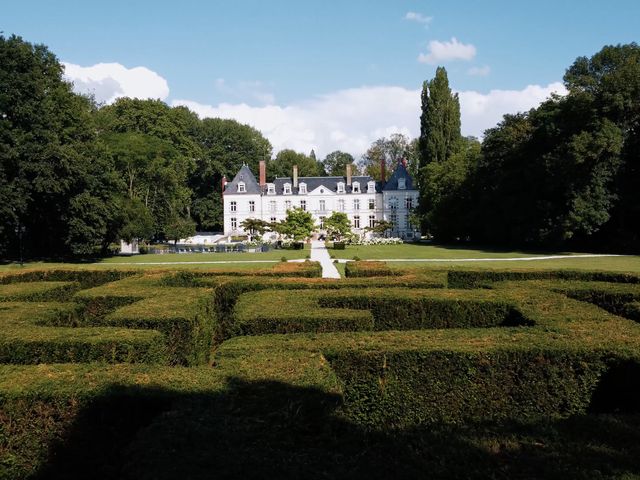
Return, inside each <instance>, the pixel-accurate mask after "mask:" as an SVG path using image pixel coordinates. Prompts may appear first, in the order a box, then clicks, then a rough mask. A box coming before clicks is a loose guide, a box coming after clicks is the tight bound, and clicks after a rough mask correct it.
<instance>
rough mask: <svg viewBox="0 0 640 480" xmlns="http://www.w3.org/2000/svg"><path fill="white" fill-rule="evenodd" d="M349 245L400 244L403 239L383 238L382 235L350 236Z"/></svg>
mask: <svg viewBox="0 0 640 480" xmlns="http://www.w3.org/2000/svg"><path fill="white" fill-rule="evenodd" d="M349 243H350V244H351V245H401V244H403V243H404V240H402V239H401V238H395V237H391V238H384V237H373V238H364V237H360V238H358V237H355V238H352V239H351V241H350V242H349Z"/></svg>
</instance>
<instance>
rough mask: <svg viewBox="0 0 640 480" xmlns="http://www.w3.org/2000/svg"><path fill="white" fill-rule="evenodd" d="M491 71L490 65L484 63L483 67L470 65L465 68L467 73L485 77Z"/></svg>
mask: <svg viewBox="0 0 640 480" xmlns="http://www.w3.org/2000/svg"><path fill="white" fill-rule="evenodd" d="M490 73H491V67H489V65H485V66H484V67H471V68H470V69H469V70H467V74H468V75H471V76H473V77H486V76H487V75H489V74H490Z"/></svg>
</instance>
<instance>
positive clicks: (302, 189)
mask: <svg viewBox="0 0 640 480" xmlns="http://www.w3.org/2000/svg"><path fill="white" fill-rule="evenodd" d="M298 192H299V193H300V194H301V195H304V194H306V193H307V184H306V183H304V182H302V183H301V184H300V189H299V190H298Z"/></svg>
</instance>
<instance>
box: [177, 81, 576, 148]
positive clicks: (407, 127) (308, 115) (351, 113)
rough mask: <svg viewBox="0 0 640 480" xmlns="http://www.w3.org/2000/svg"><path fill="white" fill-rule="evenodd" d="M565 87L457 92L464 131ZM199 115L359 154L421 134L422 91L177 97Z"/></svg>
mask: <svg viewBox="0 0 640 480" xmlns="http://www.w3.org/2000/svg"><path fill="white" fill-rule="evenodd" d="M553 92H557V93H560V94H563V93H565V90H564V86H563V85H562V84H561V83H552V84H550V85H547V86H539V85H530V86H528V87H526V88H524V89H522V90H492V91H490V92H489V93H486V94H483V93H479V92H474V91H464V92H459V95H460V109H461V117H462V119H461V120H462V133H463V134H464V135H474V136H477V137H480V136H482V134H483V132H484V130H486V129H487V128H490V127H493V126H495V125H496V124H497V123H498V122H499V121H500V120H501V119H502V116H503V115H504V114H505V113H516V112H519V111H526V110H529V109H530V108H532V107H535V106H536V105H538V104H539V103H540V102H542V101H543V100H545V99H546V98H548V97H549V96H550V95H551V93H553ZM172 104H173V105H184V106H187V107H189V108H190V109H191V110H193V111H195V112H196V113H197V114H198V115H199V116H200V117H221V118H233V119H235V120H238V121H239V122H241V123H247V124H249V125H251V126H253V127H255V128H257V129H258V130H260V131H261V132H262V133H263V134H264V135H265V136H266V137H267V138H268V139H269V140H270V141H271V143H272V144H273V147H274V150H275V151H278V150H281V149H283V148H293V149H294V150H298V151H301V152H309V151H311V149H314V150H315V151H316V153H317V154H318V155H319V156H321V157H322V156H324V155H326V154H327V153H329V152H331V151H333V150H343V151H346V152H349V153H351V154H353V155H355V156H358V157H359V156H360V155H361V154H362V153H364V152H365V151H366V149H367V148H368V147H369V145H370V144H371V143H372V142H373V141H374V140H376V139H377V138H380V137H383V136H389V135H391V134H392V133H403V134H405V135H408V136H417V135H418V134H419V131H420V126H419V116H420V91H419V90H409V89H405V88H402V87H361V88H352V89H347V90H340V91H337V92H334V93H330V94H327V95H320V96H316V97H314V98H313V99H311V100H308V101H304V102H298V103H293V104H290V105H266V106H257V107H255V106H249V105H247V104H246V103H237V104H232V103H221V104H219V105H216V106H213V105H203V104H200V103H197V102H193V101H189V100H174V101H173V103H172Z"/></svg>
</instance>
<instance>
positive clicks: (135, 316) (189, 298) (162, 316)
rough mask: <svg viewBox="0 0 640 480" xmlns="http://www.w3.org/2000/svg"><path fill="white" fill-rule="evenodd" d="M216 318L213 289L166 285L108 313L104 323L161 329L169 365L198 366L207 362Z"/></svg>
mask: <svg viewBox="0 0 640 480" xmlns="http://www.w3.org/2000/svg"><path fill="white" fill-rule="evenodd" d="M215 317H216V315H215V312H214V309H213V290H211V289H203V288H191V289H187V288H167V289H165V291H163V292H161V295H158V296H154V297H151V298H146V299H144V300H142V301H139V302H136V303H133V304H131V305H127V306H124V307H121V308H119V309H117V310H116V311H114V312H113V313H110V314H108V315H107V316H106V317H105V318H104V324H105V325H113V326H121V327H127V328H135V329H153V330H157V331H159V332H162V333H163V334H164V336H165V338H166V351H167V354H168V357H169V363H170V364H176V365H199V364H203V363H207V362H208V361H209V356H210V350H211V342H212V338H213V328H214V324H215Z"/></svg>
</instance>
